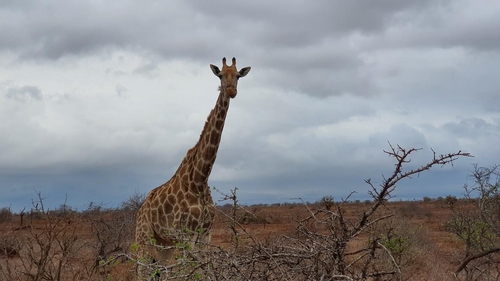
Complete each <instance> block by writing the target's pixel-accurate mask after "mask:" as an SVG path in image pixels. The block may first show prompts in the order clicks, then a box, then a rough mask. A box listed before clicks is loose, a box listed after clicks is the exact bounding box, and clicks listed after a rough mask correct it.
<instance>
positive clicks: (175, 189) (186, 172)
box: [135, 58, 250, 280]
mask: <svg viewBox="0 0 500 281" xmlns="http://www.w3.org/2000/svg"><path fill="white" fill-rule="evenodd" d="M222 62H223V66H222V70H219V68H218V67H217V66H215V65H210V68H211V69H212V72H213V73H214V74H215V75H216V76H218V77H219V78H220V80H221V85H220V87H219V91H220V93H219V97H218V99H217V102H216V104H215V107H214V108H213V109H212V111H211V112H210V114H209V115H208V118H207V121H206V122H205V126H204V127H203V131H202V132H201V134H200V139H199V141H198V142H197V143H196V145H195V146H194V147H193V148H191V149H190V150H189V151H188V152H187V154H186V156H185V157H184V159H183V160H182V162H181V164H180V166H179V168H178V169H177V171H176V172H175V174H174V175H173V176H172V178H171V179H170V180H169V181H168V182H166V183H164V184H163V185H161V186H159V187H157V188H155V189H153V190H152V191H151V192H149V194H148V196H147V197H146V200H145V201H144V203H143V205H142V206H141V208H140V209H139V211H138V213H137V222H136V233H135V244H136V246H137V251H136V252H137V256H138V257H139V259H141V260H142V261H145V262H146V263H147V262H151V261H153V260H154V261H156V262H160V263H165V262H166V261H167V260H169V259H171V257H172V256H173V254H174V253H175V249H163V250H160V249H159V248H158V247H156V246H153V244H155V245H159V246H163V247H169V246H174V245H175V244H176V243H177V242H178V241H177V239H176V235H178V233H179V231H184V232H186V233H187V234H188V235H189V236H190V239H189V243H190V244H192V246H197V245H206V244H207V243H208V242H210V228H211V225H212V220H213V217H214V212H213V200H212V196H211V194H210V188H209V186H208V178H209V176H210V172H211V170H212V167H213V164H214V163H215V159H216V157H217V151H218V148H219V143H220V140H221V136H222V130H223V128H224V122H225V119H226V115H227V111H228V109H229V103H230V100H231V99H232V98H234V97H235V96H236V94H237V84H238V79H239V78H240V77H244V76H245V75H247V74H248V72H249V71H250V67H245V68H242V69H241V70H240V71H238V70H237V69H236V59H235V58H233V60H232V64H231V65H230V66H228V65H227V64H226V58H223V59H222ZM144 271H145V269H144V268H143V267H141V266H138V278H139V280H143V279H141V278H143V277H146V276H147V273H146V272H144Z"/></svg>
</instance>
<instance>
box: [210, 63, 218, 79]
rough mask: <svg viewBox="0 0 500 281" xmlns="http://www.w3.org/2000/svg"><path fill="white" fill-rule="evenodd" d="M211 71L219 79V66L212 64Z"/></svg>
mask: <svg viewBox="0 0 500 281" xmlns="http://www.w3.org/2000/svg"><path fill="white" fill-rule="evenodd" d="M210 69H212V72H213V73H214V74H215V76H217V77H219V73H220V69H219V68H218V67H217V66H215V65H213V64H211V65H210Z"/></svg>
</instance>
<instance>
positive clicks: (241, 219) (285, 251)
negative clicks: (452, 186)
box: [0, 146, 500, 280]
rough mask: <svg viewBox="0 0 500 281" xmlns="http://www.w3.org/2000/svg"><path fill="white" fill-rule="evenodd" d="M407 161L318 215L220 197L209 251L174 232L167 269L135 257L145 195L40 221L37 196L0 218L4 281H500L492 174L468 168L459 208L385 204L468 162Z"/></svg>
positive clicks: (497, 199) (47, 214) (307, 207)
mask: <svg viewBox="0 0 500 281" xmlns="http://www.w3.org/2000/svg"><path fill="white" fill-rule="evenodd" d="M413 153H418V150H417V149H409V150H406V149H403V148H401V147H392V146H391V147H390V149H389V150H388V151H386V154H387V155H388V156H390V157H392V158H393V159H394V161H395V166H394V169H393V171H391V172H390V174H387V175H386V176H385V177H384V178H382V180H381V181H380V182H379V183H374V181H373V180H366V184H367V185H366V186H367V187H368V193H369V194H370V196H371V200H367V201H365V202H359V201H352V200H351V199H350V196H349V197H347V198H344V199H342V200H336V199H337V198H334V188H333V187H332V196H325V197H323V198H319V199H318V201H317V202H314V203H306V202H299V203H294V204H290V203H287V204H273V205H253V206H245V207H244V206H240V204H238V197H237V189H234V190H232V191H231V193H230V194H223V196H224V197H225V200H224V201H221V202H218V204H217V205H218V206H217V207H216V220H215V222H214V225H213V228H212V230H211V233H212V241H211V243H210V244H209V245H202V247H196V248H191V247H190V246H189V244H188V243H186V239H187V237H188V236H189V233H186V232H185V231H179V233H178V234H177V241H178V243H177V244H176V248H178V250H177V254H176V256H175V259H174V260H172V261H170V262H169V263H167V265H159V264H143V263H142V262H141V259H139V258H137V257H136V256H135V255H134V248H135V246H134V244H133V235H134V230H135V214H136V212H137V210H138V208H139V207H140V204H141V202H142V201H143V200H144V197H145V196H144V195H143V194H135V195H133V196H131V197H130V198H129V199H128V200H127V201H126V202H124V203H123V204H122V206H120V207H119V208H114V209H107V208H103V206H101V205H99V204H89V206H88V208H87V209H86V210H84V211H79V212H77V211H74V210H73V209H72V208H71V207H69V206H67V205H66V204H62V205H61V206H60V207H59V208H57V209H55V210H49V209H46V208H45V206H44V204H43V197H42V196H43V195H42V194H38V200H36V202H33V206H32V208H31V209H30V210H29V211H24V210H23V211H22V212H20V213H16V214H13V213H12V212H11V211H10V210H9V209H8V208H2V209H0V229H1V230H0V280H134V270H135V269H134V268H135V266H136V265H137V264H139V265H141V266H147V267H149V268H150V269H151V276H153V277H154V278H156V279H157V280H499V279H500V254H499V253H500V193H499V192H500V191H499V188H500V183H499V177H498V176H499V171H498V167H497V166H494V167H479V166H475V167H474V168H473V171H472V172H471V178H472V184H471V185H465V186H464V187H463V190H464V197H463V198H456V197H453V196H447V197H445V198H430V197H424V198H423V199H422V200H421V201H407V202H390V201H389V199H391V197H392V193H393V191H394V190H395V188H396V184H397V183H398V182H399V181H401V180H404V179H407V180H408V178H409V177H410V176H412V175H416V174H418V173H421V172H424V171H426V170H428V169H430V168H432V167H433V166H436V165H437V166H442V165H449V164H452V162H453V161H454V160H456V159H457V158H459V157H467V156H469V154H467V153H463V152H456V153H450V154H445V155H436V154H434V157H432V159H430V160H429V162H428V163H425V164H424V165H422V166H419V167H417V168H414V169H413V170H411V169H404V167H405V165H407V163H408V162H409V161H410V156H411V155H412V154H413ZM457 188H460V187H457ZM365 189H366V188H365ZM362 190H363V189H361V190H359V191H357V192H362ZM214 192H218V191H217V190H214ZM152 243H154V241H152ZM158 247H159V246H158Z"/></svg>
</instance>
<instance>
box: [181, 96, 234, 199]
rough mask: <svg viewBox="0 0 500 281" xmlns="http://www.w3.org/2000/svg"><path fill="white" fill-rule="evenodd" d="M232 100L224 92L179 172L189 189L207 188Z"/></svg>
mask: <svg viewBox="0 0 500 281" xmlns="http://www.w3.org/2000/svg"><path fill="white" fill-rule="evenodd" d="M229 102H230V98H229V97H227V95H224V94H223V93H222V92H220V94H219V98H218V99H217V102H216V104H215V107H214V108H213V109H212V111H211V112H210V114H209V115H208V118H207V121H206V122H205V126H204V127H203V131H202V132H201V135H200V139H199V141H198V143H197V144H196V145H195V146H194V147H193V148H191V149H190V150H189V151H188V153H187V155H186V157H185V158H184V160H183V161H182V163H181V167H179V169H178V171H177V173H176V174H177V175H178V176H180V178H181V180H182V181H183V183H184V184H185V185H186V186H188V187H189V189H196V192H200V191H202V190H203V188H204V187H206V185H207V182H208V177H209V176H210V172H211V171H212V166H213V164H214V163H215V159H216V157H217V150H218V149H219V143H220V140H221V136H222V130H223V129H224V123H225V120H226V115H227V111H228V109H229Z"/></svg>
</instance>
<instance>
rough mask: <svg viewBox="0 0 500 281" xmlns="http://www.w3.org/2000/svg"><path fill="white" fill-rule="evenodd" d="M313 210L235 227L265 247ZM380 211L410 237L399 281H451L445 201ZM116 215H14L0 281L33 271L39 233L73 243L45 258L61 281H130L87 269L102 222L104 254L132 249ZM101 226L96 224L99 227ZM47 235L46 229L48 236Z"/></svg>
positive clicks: (282, 211) (3, 236)
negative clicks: (58, 267) (59, 267)
mask: <svg viewBox="0 0 500 281" xmlns="http://www.w3.org/2000/svg"><path fill="white" fill-rule="evenodd" d="M317 207H318V205H315V204H312V205H309V206H308V208H309V209H308V208H306V206H305V205H302V204H285V205H283V204H281V205H279V204H275V205H273V206H267V205H253V206H248V207H246V210H247V211H248V212H249V213H251V214H253V215H251V216H248V217H245V215H242V214H241V213H239V219H238V221H239V222H241V224H242V225H243V226H244V228H245V230H246V231H247V232H248V234H249V235H252V236H254V237H256V238H257V239H258V240H259V241H264V242H265V241H270V240H272V239H275V238H276V237H279V236H280V235H285V234H287V235H292V234H293V233H295V232H296V226H297V221H298V220H300V219H301V218H304V217H306V216H308V215H309V214H310V213H309V212H310V210H313V209H315V208H317ZM369 207H370V205H369V204H368V203H349V204H345V205H344V211H345V214H346V216H347V217H349V218H352V219H355V218H357V217H358V216H359V214H361V213H362V212H363V211H365V210H367V209H368V208H369ZM219 209H220V210H222V211H225V212H226V213H229V209H230V207H228V206H224V207H219ZM382 209H383V210H382V212H383V213H390V212H393V213H395V215H394V217H392V218H391V219H390V220H391V223H392V224H391V226H390V227H392V228H397V227H398V226H400V227H401V228H402V229H403V230H407V231H409V232H410V233H411V235H412V239H413V246H414V247H413V250H412V253H410V254H409V255H412V258H411V259H409V262H408V264H406V265H405V266H404V267H402V271H403V273H404V274H403V276H404V277H405V278H404V280H457V279H455V278H454V276H453V274H452V272H453V271H454V270H455V269H456V268H457V266H458V265H459V260H460V258H461V256H460V254H461V253H462V251H463V245H462V244H461V242H460V241H459V240H458V239H456V238H455V237H454V236H453V234H451V233H449V232H447V231H446V230H445V229H444V224H445V223H446V221H447V220H449V219H450V217H451V215H452V212H451V209H450V207H449V206H448V204H447V203H446V201H445V200H440V201H438V200H432V201H428V202H424V201H411V202H410V201H406V202H389V203H386V205H385V206H384V207H382ZM118 214H119V213H118V212H110V213H105V212H104V213H99V214H98V215H90V216H87V217H86V218H84V217H83V216H79V215H78V216H73V217H72V219H66V218H64V219H61V220H58V219H54V220H53V221H51V222H48V221H47V219H44V218H43V217H42V218H35V219H33V218H31V219H30V217H29V214H26V215H25V217H24V222H23V225H21V224H20V216H19V215H14V216H13V218H12V219H11V220H9V221H4V222H3V223H2V222H1V221H0V255H1V254H2V253H1V252H2V251H3V252H4V253H3V255H1V256H0V280H5V278H6V277H5V276H11V278H14V277H15V276H18V275H15V274H11V275H8V274H9V273H8V270H12V269H14V268H17V269H18V270H19V268H24V269H22V270H20V271H23V270H24V271H26V272H33V271H35V269H36V267H30V266H29V264H30V262H29V261H23V260H21V259H20V258H19V253H20V252H21V251H25V252H21V253H24V257H27V255H26V251H28V250H30V247H31V248H32V249H31V250H32V251H33V252H40V251H41V250H40V249H41V247H40V246H37V245H38V244H36V243H34V242H33V241H35V240H36V237H37V235H39V234H40V233H44V232H45V233H47V232H54V233H52V234H53V235H55V233H57V231H65V232H64V234H63V236H64V237H75V241H73V243H74V244H73V246H72V248H71V250H72V251H73V252H72V253H68V255H67V256H63V254H54V255H53V256H52V257H51V259H58V260H65V264H64V267H66V268H68V270H67V271H64V270H63V271H64V273H63V274H64V275H65V277H64V278H62V279H61V280H132V276H133V265H132V264H131V263H130V262H115V263H113V264H112V265H108V266H105V267H103V268H99V269H97V270H96V269H95V268H93V266H94V265H96V263H99V262H98V261H96V259H95V256H96V253H98V252H99V243H98V242H96V241H97V240H96V238H95V237H96V236H95V234H96V231H97V232H99V231H102V234H103V235H104V234H106V233H107V232H105V231H107V230H106V226H105V223H104V222H108V224H109V226H110V230H113V231H116V230H117V227H123V232H122V234H119V235H122V237H121V238H122V239H123V240H124V241H121V242H120V241H118V242H116V243H115V242H112V241H111V240H113V239H114V238H116V237H118V236H117V235H118V234H113V235H115V236H110V238H106V239H104V241H108V242H109V243H110V244H112V245H107V246H106V247H107V248H105V249H104V252H106V253H105V254H110V253H111V251H112V250H113V249H112V248H113V247H115V246H116V247H117V248H118V249H116V253H119V252H120V251H121V252H126V251H127V247H129V246H130V244H131V243H132V239H133V222H132V225H130V224H129V225H127V226H123V225H122V226H120V224H119V222H124V221H125V220H126V218H127V216H125V217H123V218H122V217H120V218H119V219H116V220H115V224H112V223H111V222H109V221H113V218H118V217H117V216H118ZM92 216H93V217H92ZM128 217H130V216H128ZM99 220H101V221H99ZM101 222H102V224H100V223H101ZM116 222H118V224H117V223H116ZM229 223H230V222H229V220H228V218H227V217H224V216H223V215H220V214H219V215H218V216H217V217H216V221H215V223H214V225H213V229H212V243H213V244H216V245H220V246H223V247H229V246H230V245H231V237H232V230H231V228H230V227H228V225H227V224H229ZM99 227H100V228H99ZM383 227H384V226H383V225H382V228H383ZM47 229H51V231H48V230H47ZM99 229H101V230H99ZM382 231H384V229H382ZM43 237H45V236H43ZM43 237H42V238H43ZM113 237H114V238H113ZM30 239H31V240H30ZM44 239H45V238H44ZM47 239H49V238H47ZM28 240H29V241H31V242H30V243H32V244H33V246H30V245H31V244H29V245H28V244H25V245H21V247H20V248H19V245H18V244H16V241H20V242H21V243H27V242H26V241H28ZM63 240H64V239H59V240H57V239H56V240H54V243H59V244H60V242H61V241H63ZM113 241H114V240H113ZM66 242H67V241H66ZM2 243H3V244H2ZM68 243H69V242H68ZM113 243H115V244H116V245H115V244H113ZM355 243H362V241H361V240H359V241H353V242H352V245H350V246H351V247H355V246H356V245H355ZM2 245H3V246H2ZM9 247H12V249H13V250H14V251H13V252H12V251H9ZM120 247H121V248H120ZM16 251H18V252H16ZM55 264H56V263H55ZM101 265H102V264H101ZM68 272H71V273H68ZM12 276H14V277H12ZM19 276H21V277H19V279H18V280H29V278H27V276H23V275H19ZM14 280H15V279H14Z"/></svg>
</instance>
